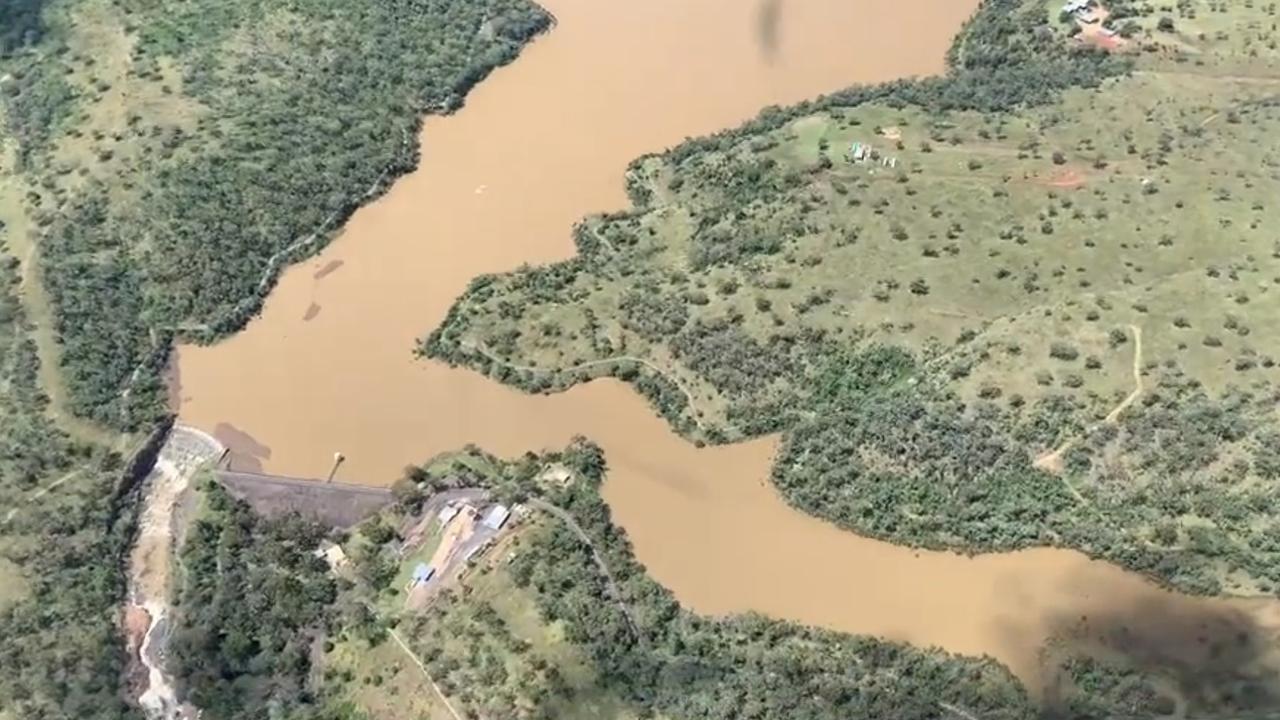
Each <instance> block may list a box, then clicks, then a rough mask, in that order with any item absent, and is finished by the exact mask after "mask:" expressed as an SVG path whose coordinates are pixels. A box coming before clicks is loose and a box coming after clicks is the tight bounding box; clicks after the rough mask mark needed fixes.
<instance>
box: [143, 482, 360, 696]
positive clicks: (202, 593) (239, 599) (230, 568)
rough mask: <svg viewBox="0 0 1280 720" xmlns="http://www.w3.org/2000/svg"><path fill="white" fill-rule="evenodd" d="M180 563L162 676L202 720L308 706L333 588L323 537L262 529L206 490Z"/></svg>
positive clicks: (293, 527) (270, 526)
mask: <svg viewBox="0 0 1280 720" xmlns="http://www.w3.org/2000/svg"><path fill="white" fill-rule="evenodd" d="M201 495H202V503H201V506H202V510H201V514H200V516H199V517H198V518H196V520H195V522H194V523H193V524H192V526H191V528H190V530H189V531H188V534H187V538H186V541H185V543H184V544H183V548H182V553H181V560H180V580H179V582H178V588H177V591H176V596H175V598H174V607H175V615H176V622H175V627H174V629H173V634H172V636H171V639H170V643H169V661H168V662H169V669H170V671H171V672H172V673H173V675H174V677H175V679H176V680H177V682H178V689H179V692H180V693H181V695H182V697H183V698H184V699H185V700H186V701H188V702H190V703H192V704H193V705H195V706H196V707H198V708H200V710H201V711H202V717H208V718H227V719H231V718H236V719H240V718H267V717H272V714H271V713H272V712H280V711H282V710H292V709H299V711H301V710H305V709H306V706H307V705H309V704H311V701H312V699H313V698H312V694H311V690H310V687H309V686H310V683H309V677H308V676H309V672H310V666H311V655H312V652H313V645H314V643H315V642H317V641H319V640H320V639H322V638H323V637H324V636H325V634H326V632H327V630H328V629H329V624H330V622H331V618H332V615H333V607H334V603H335V600H336V597H337V584H336V581H335V580H334V578H332V577H330V575H329V568H328V566H327V565H325V563H324V561H323V560H321V559H320V558H318V557H316V556H315V555H314V551H315V549H316V547H318V545H319V543H320V540H321V539H322V538H323V537H324V534H325V528H322V527H319V526H317V525H315V524H314V523H311V522H308V521H305V520H303V519H301V518H300V517H298V516H296V515H291V516H285V517H281V518H273V519H265V518H261V517H258V516H257V515H255V514H254V513H253V512H252V511H251V510H250V509H249V507H248V506H247V505H245V504H244V503H243V502H241V501H238V500H236V499H234V498H232V497H231V496H230V495H228V494H227V492H226V490H224V489H222V487H221V486H220V485H218V484H216V483H214V482H212V481H210V482H208V483H207V484H206V485H205V486H204V487H203V488H202V492H201Z"/></svg>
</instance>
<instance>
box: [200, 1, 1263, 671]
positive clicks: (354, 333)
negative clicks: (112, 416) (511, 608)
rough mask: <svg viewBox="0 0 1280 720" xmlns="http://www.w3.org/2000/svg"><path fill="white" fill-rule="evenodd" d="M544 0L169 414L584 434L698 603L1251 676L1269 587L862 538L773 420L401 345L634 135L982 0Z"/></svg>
mask: <svg viewBox="0 0 1280 720" xmlns="http://www.w3.org/2000/svg"><path fill="white" fill-rule="evenodd" d="M546 5H547V6H548V7H549V9H550V10H551V11H552V12H554V13H555V14H556V16H557V18H558V20H559V24H558V26H557V27H556V28H555V29H554V30H553V31H552V32H551V33H550V34H549V35H548V36H546V37H544V38H542V39H539V40H538V41H536V42H535V43H533V44H532V45H531V46H530V47H528V48H527V49H526V50H525V51H524V52H523V54H522V55H521V57H520V58H519V59H518V60H517V61H516V62H515V63H514V64H513V65H511V66H509V67H506V68H503V69H501V70H499V71H497V72H496V73H495V74H494V75H493V77H491V78H490V79H488V80H486V81H485V82H484V83H482V84H481V85H480V86H479V87H478V88H477V89H476V90H475V91H474V92H473V93H472V95H471V96H470V97H469V98H468V100H467V106H466V107H465V108H464V109H463V110H461V111H460V112H458V113H457V114H456V115H454V116H451V117H445V118H430V119H428V120H427V122H426V123H425V126H424V128H423V132H422V137H421V141H422V148H423V150H422V162H421V167H420V169H419V170H418V171H417V172H415V173H413V174H411V175H408V176H406V177H404V178H401V179H400V180H399V181H398V182H397V183H396V184H395V186H394V187H393V188H392V189H391V191H390V192H389V193H387V194H386V195H385V196H383V197H382V198H380V199H379V200H377V201H376V202H374V203H373V204H371V205H369V206H368V207H365V208H363V209H361V210H360V211H358V212H357V213H356V214H355V215H354V216H353V217H352V218H351V220H350V222H349V223H348V225H347V227H346V229H345V231H344V232H343V233H342V235H341V237H340V238H338V239H337V240H336V241H335V242H334V243H333V244H332V245H331V246H330V247H329V248H328V249H326V250H325V251H324V252H323V253H322V254H321V255H320V256H318V257H316V258H314V259H312V260H311V261H309V262H306V263H302V264H300V265H298V266H295V267H294V268H292V269H291V270H289V271H288V272H286V273H285V274H284V275H283V277H282V278H281V280H280V283H279V286H278V287H277V289H276V290H275V291H274V292H273V293H272V295H271V296H270V298H269V299H268V301H267V303H266V306H265V308H264V311H263V314H262V316H261V317H260V318H258V319H257V320H255V321H254V322H252V323H251V324H250V325H249V326H248V327H247V328H246V329H245V330H244V331H243V332H241V333H239V334H238V335H236V336H234V337H232V338H230V339H228V340H226V341H225V342H222V343H219V344H217V345H215V346H212V347H182V348H180V350H179V353H178V375H179V377H180V380H181V385H180V389H179V390H178V392H177V393H176V395H178V396H179V400H178V402H179V403H180V412H181V416H182V418H183V420H184V421H185V422H187V423H190V424H193V425H196V426H199V427H203V428H206V429H209V430H212V431H215V432H217V431H219V430H222V431H223V432H221V433H219V434H220V435H221V438H220V439H222V440H223V441H224V442H226V443H227V444H228V446H230V447H231V448H232V449H233V450H237V451H240V453H241V455H242V462H245V463H246V465H248V466H253V467H257V466H259V465H260V466H261V467H263V468H264V469H265V470H267V471H270V472H277V473H282V474H288V475H295V476H307V477H325V476H326V475H327V474H328V473H329V470H330V467H331V465H332V463H333V457H334V453H335V452H341V453H343V454H344V455H345V458H346V461H345V462H344V463H343V465H342V467H341V469H340V471H339V477H340V478H341V479H343V480H347V481H352V482H363V483H370V484H386V483H390V482H391V481H393V480H394V479H395V478H396V477H397V476H398V475H399V473H400V470H401V468H402V467H403V466H404V465H405V464H407V463H410V462H414V461H419V460H422V459H424V458H426V457H428V456H430V455H432V454H434V453H437V452H440V451H445V450H449V449H455V448H458V447H460V446H462V445H463V444H465V443H469V442H474V443H477V444H479V445H481V446H483V447H485V448H487V449H489V450H491V451H494V452H498V453H501V454H507V455H516V454H519V453H521V452H524V451H526V450H536V449H540V448H558V447H561V446H563V445H564V444H565V443H566V442H567V441H568V440H569V439H570V438H571V437H572V436H574V435H577V434H583V435H587V436H589V437H591V438H592V439H594V440H595V441H596V442H598V443H599V444H600V445H601V446H602V447H603V448H604V450H605V452H606V453H607V457H608V460H609V463H610V474H609V479H608V482H607V484H606V486H605V496H606V499H607V500H608V501H609V504H610V505H611V507H612V508H613V511H614V514H615V517H616V519H617V520H618V521H619V522H620V523H621V525H622V526H624V527H625V528H626V530H627V531H628V533H629V534H630V537H631V538H632V540H633V541H634V543H635V547H636V552H637V555H638V556H639V559H640V560H641V561H642V562H643V563H644V564H645V565H646V566H647V567H648V569H649V571H650V572H651V573H652V574H653V576H654V577H655V578H656V579H657V580H658V581H660V582H661V583H663V584H664V585H666V586H667V587H669V588H671V589H672V590H673V591H674V592H675V593H676V595H677V596H678V597H679V599H680V600H681V601H682V602H683V603H685V604H686V605H687V606H688V607H690V608H692V609H694V610H698V611H702V612H707V613H729V612H736V611H747V610H756V611H761V612H764V613H767V614H769V615H771V616H775V617H780V618H787V619H792V620H797V621H800V622H804V623H810V624H815V625H821V626H825V627H829V628H835V629H838V630H844V631H850V632H856V633H867V634H873V635H878V636H883V637H888V638H892V639H896V640H902V641H907V642H911V643H913V644H916V645H920V646H940V647H942V648H945V649H947V650H951V651H955V652H960V653H965V654H970V655H982V654H989V655H992V656H994V657H996V658H998V659H1000V660H1001V661H1003V662H1005V663H1006V664H1008V665H1009V666H1010V667H1011V668H1012V669H1013V670H1014V671H1015V672H1016V673H1018V674H1019V675H1020V676H1021V677H1023V678H1024V679H1026V680H1028V681H1030V682H1031V683H1032V684H1033V685H1035V684H1036V683H1038V682H1039V678H1040V674H1039V671H1038V669H1037V668H1038V663H1037V654H1038V652H1039V650H1040V648H1041V647H1042V646H1043V644H1044V642H1045V640H1046V638H1048V637H1051V636H1054V635H1056V634H1061V633H1064V632H1067V631H1069V630H1078V629H1079V628H1082V627H1083V628H1089V630H1088V632H1090V633H1091V634H1093V635H1095V636H1097V637H1114V638H1119V640H1117V642H1119V643H1121V644H1124V645H1126V646H1129V645H1132V646H1133V647H1135V648H1137V650H1135V651H1134V652H1135V653H1138V652H1139V651H1141V653H1147V655H1143V657H1144V658H1145V659H1151V658H1152V657H1153V658H1155V659H1156V660H1159V661H1161V662H1162V663H1166V664H1173V665H1175V666H1177V667H1189V668H1195V667H1199V666H1200V664H1202V663H1203V662H1205V661H1206V658H1208V657H1209V656H1210V655H1212V656H1213V657H1214V658H1220V657H1222V656H1223V652H1224V651H1223V649H1222V648H1223V647H1225V646H1224V645H1223V643H1226V642H1228V641H1230V642H1231V643H1234V644H1232V645H1231V646H1230V649H1231V652H1230V653H1228V654H1227V655H1228V656H1229V657H1231V658H1235V659H1236V660H1234V661H1233V662H1235V664H1236V665H1237V666H1238V667H1239V669H1240V672H1241V673H1245V672H1246V671H1247V672H1252V671H1254V669H1256V668H1257V667H1258V666H1259V663H1260V661H1259V660H1258V656H1260V655H1262V654H1264V653H1263V651H1264V650H1265V645H1263V644H1262V643H1263V640H1262V638H1263V637H1265V634H1264V633H1263V632H1262V631H1261V630H1260V629H1259V628H1260V627H1262V626H1266V627H1269V628H1274V627H1275V626H1276V625H1280V614H1278V612H1277V609H1276V606H1275V605H1274V604H1266V603H1263V602H1262V601H1225V600H1213V601H1208V600H1196V599H1190V598H1186V597H1182V596H1177V595H1173V594H1170V593H1167V592H1164V591H1161V590H1159V589H1157V588H1156V587H1155V586H1153V585H1152V584H1150V583H1148V582H1146V581H1144V580H1143V579H1141V578H1140V577H1138V576H1137V575H1134V574H1131V573H1126V572H1123V571H1121V570H1119V569H1117V568H1115V567H1113V566H1110V565H1107V564H1104V563H1100V562H1094V561H1090V560H1088V559H1087V558H1085V557H1084V556H1083V555H1080V554H1078V553H1074V552H1067V551H1061V550H1032V551H1027V552H1019V553H1009V554H1001V555H988V556H982V557H977V558H967V557H963V556H959V555H955V554H951V553H940V552H920V551H913V550H911V549H907V548H903V547H898V546H895V545H892V544H889V543H885V542H878V541H874V540H869V539H866V538H861V537H858V536H856V535H853V534H851V533H847V532H843V531H840V530H838V529H836V528H834V527H832V526H830V525H828V524H826V523H823V522H821V521H819V520H816V519H814V518H811V517H809V516H806V515H804V514H802V513H799V512H797V511H795V510H792V509H791V508H789V507H788V506H787V505H786V504H785V503H784V502H783V501H782V499H781V498H780V497H779V496H778V494H777V493H776V492H775V491H774V489H773V487H772V485H771V484H769V482H768V472H769V466H770V461H771V457H772V455H773V453H774V452H775V449H776V439H772V438H767V439H761V440H758V441H754V442H747V443H742V444H738V445H733V446H727V447H716V448H704V449H698V448H695V447H694V446H692V445H690V444H688V443H686V442H685V441H684V440H682V439H681V438H679V437H678V436H676V435H675V434H673V432H672V431H671V429H670V428H669V427H668V425H667V424H666V423H665V422H663V421H662V420H661V419H660V418H658V417H657V416H656V415H655V414H654V412H653V411H652V410H651V409H650V407H649V406H648V405H647V404H646V402H645V401H644V400H643V399H641V398H640V397H639V396H638V395H636V394H635V393H633V392H632V391H631V390H630V389H629V388H628V387H627V386H625V385H623V384H621V383H618V382H614V381H608V380H601V381H596V382H592V383H590V384H587V385H584V386H579V387H577V388H574V389H572V390H570V391H568V392H565V393H562V394H558V395H553V396H529V395H525V394H522V393H520V392H517V391H514V390H511V389H508V388H506V387H503V386H500V385H498V384H496V383H494V382H491V381H489V380H487V379H486V378H484V377H481V376H480V375H478V374H475V373H472V372H470V371H467V370H461V369H450V368H448V367H446V366H443V365H440V364H437V363H431V362H425V361H420V360H415V359H414V357H413V356H412V349H413V346H414V343H415V340H416V339H417V338H419V337H421V336H423V335H425V334H426V333H427V332H429V331H430V330H431V329H432V328H433V327H435V325H437V324H438V323H439V321H440V320H441V319H442V318H443V317H444V315H445V313H446V311H447V310H448V308H449V306H450V304H451V303H452V302H453V301H454V299H455V298H456V297H457V296H458V295H459V294H461V292H462V291H463V289H464V288H465V286H466V284H467V283H468V281H470V279H471V278H473V277H475V276H476V275H479V274H481V273H487V272H499V271H504V270H510V269H513V268H515V267H516V266H518V265H519V264H521V263H524V262H528V263H544V262H548V261H554V260H559V259H563V258H565V257H568V256H569V255H570V254H571V253H572V252H573V245H572V240H571V236H570V228H571V227H572V225H573V224H574V222H576V221H577V220H578V219H580V218H581V217H583V216H584V215H587V214H591V213H595V212H601V211H607V210H613V209H619V208H622V207H624V206H625V204H626V197H625V194H624V192H623V184H622V173H623V170H624V169H625V167H626V165H627V163H628V162H629V161H630V160H632V159H633V158H635V157H636V156H638V155H641V154H643V153H646V152H651V151H657V150H661V149H662V148H664V147H667V146H670V145H672V144H675V143H677V142H679V141H680V140H682V139H683V138H684V137H686V136H691V135H698V134H703V133H708V132H712V131H715V130H717V129H719V128H722V127H727V126H732V125H734V124H736V123H739V122H741V121H744V120H746V119H748V118H750V117H751V116H752V115H754V114H755V113H756V112H757V111H758V110H759V108H761V107H763V106H765V105H768V104H773V103H789V102H795V101H798V100H801V99H804V98H808V97H812V96H815V95H817V94H820V93H822V92H826V91H831V90H835V89H838V88H840V87H843V86H846V85H848V84H851V83H855V82H866V81H877V80H883V79H887V78H893V77H902V76H909V75H921V74H929V73H935V72H938V71H940V70H941V68H942V57H943V55H944V52H945V50H946V48H947V47H948V44H949V43H950V41H951V38H952V36H953V35H954V34H955V33H956V32H957V30H958V29H959V27H960V25H961V23H962V21H963V20H964V19H965V18H966V17H968V16H969V14H970V13H971V12H972V10H973V8H974V5H975V0H862V1H861V2H849V1H848V0H786V1H780V0H763V1H762V2H758V3H757V2H747V0H553V1H550V2H547V3H546ZM320 307H322V308H323V312H317V311H316V308H320ZM1239 637H1243V638H1244V640H1243V641H1239V640H1237V638H1239ZM1148 655H1150V656H1151V657H1148Z"/></svg>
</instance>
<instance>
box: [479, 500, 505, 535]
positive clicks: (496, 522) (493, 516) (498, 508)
mask: <svg viewBox="0 0 1280 720" xmlns="http://www.w3.org/2000/svg"><path fill="white" fill-rule="evenodd" d="M509 517H511V511H510V510H508V509H507V506H506V505H494V506H493V507H491V508H489V512H487V513H485V514H484V520H481V521H480V522H482V523H483V524H484V526H485V527H487V528H489V529H490V530H501V529H502V526H503V525H505V524H507V518H509Z"/></svg>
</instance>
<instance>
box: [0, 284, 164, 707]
mask: <svg viewBox="0 0 1280 720" xmlns="http://www.w3.org/2000/svg"><path fill="white" fill-rule="evenodd" d="M17 287H18V277H17V263H16V262H15V261H14V260H12V259H8V258H5V259H3V260H0V667H3V668H4V672H3V673H0V717H5V718H6V720H7V718H9V717H13V718H67V719H68V720H71V719H73V718H74V719H76V720H82V719H89V718H93V719H101V720H119V719H121V718H130V717H134V715H133V713H132V711H131V710H130V709H129V708H128V707H127V706H126V705H125V703H124V701H123V700H122V696H121V692H120V683H121V678H120V674H121V670H122V669H123V667H124V647H123V642H122V640H121V638H120V636H119V634H118V631H117V627H116V619H117V617H118V613H119V609H120V607H121V604H122V602H123V600H124V578H123V575H122V573H121V571H120V568H121V566H122V564H123V562H124V555H125V552H126V549H127V547H128V540H129V537H130V534H131V533H130V528H131V524H132V499H131V497H130V493H129V490H130V489H131V487H132V486H133V482H134V481H136V480H137V478H138V466H135V465H134V464H133V463H129V462H126V461H125V459H124V458H122V456H121V455H120V454H119V453H117V452H112V451H107V450H105V449H103V448H100V447H96V446H90V445H86V444H82V443H79V442H76V441H73V440H71V439H70V438H69V437H67V435H66V434H64V433H63V432H62V431H61V430H59V429H58V428H57V427H56V426H54V425H53V423H52V422H51V421H50V420H49V418H48V416H47V415H46V414H45V412H44V409H45V407H44V406H45V403H46V399H45V397H44V394H43V392H42V391H41V389H40V387H39V384H38V382H37V374H38V369H39V360H38V359H37V357H36V352H35V345H34V342H33V341H32V339H31V337H30V332H29V331H30V328H29V326H28V324H27V321H26V319H25V317H24V313H23V309H22V305H21V303H20V302H19V300H18V297H17V294H16V291H17ZM139 463H140V465H145V458H143V459H141V460H140V461H139ZM6 713H7V714H6Z"/></svg>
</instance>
